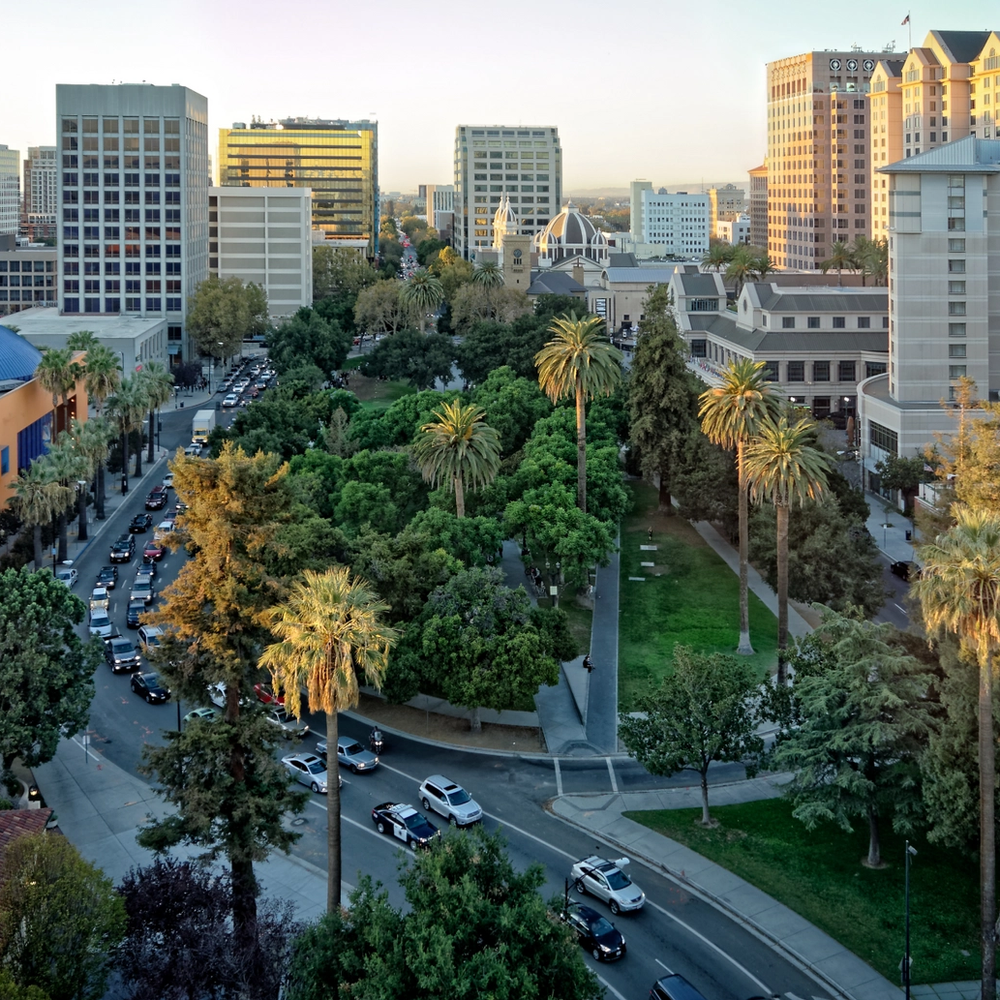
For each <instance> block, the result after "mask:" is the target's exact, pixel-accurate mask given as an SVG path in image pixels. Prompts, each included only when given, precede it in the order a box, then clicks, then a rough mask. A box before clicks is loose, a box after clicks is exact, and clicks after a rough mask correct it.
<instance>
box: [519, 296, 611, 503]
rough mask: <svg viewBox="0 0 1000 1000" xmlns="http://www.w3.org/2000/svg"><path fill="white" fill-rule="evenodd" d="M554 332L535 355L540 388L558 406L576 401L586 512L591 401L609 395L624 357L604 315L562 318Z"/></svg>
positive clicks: (581, 499)
mask: <svg viewBox="0 0 1000 1000" xmlns="http://www.w3.org/2000/svg"><path fill="white" fill-rule="evenodd" d="M549 332H550V333H554V334H555V336H554V337H553V338H552V340H550V341H549V342H548V343H547V344H546V345H545V346H544V347H543V348H542V349H541V350H540V351H539V352H538V353H537V354H536V355H535V367H536V368H537V369H538V384H539V386H540V387H541V389H542V392H544V393H545V395H546V396H548V397H549V399H551V400H552V402H553V403H557V402H558V401H559V400H560V399H563V398H564V397H566V396H574V397H575V399H576V502H577V506H578V507H579V508H580V510H582V511H583V512H584V513H586V512H587V410H586V407H587V401H588V400H590V399H593V398H594V397H595V396H596V395H598V394H599V393H600V394H602V395H605V396H610V395H611V394H612V393H613V392H614V391H615V387H616V386H617V385H618V384H619V383H620V382H621V379H622V369H621V363H622V353H621V351H619V350H618V349H617V348H615V347H612V346H611V344H610V342H609V341H608V339H607V334H606V332H605V329H604V320H603V319H601V318H600V317H599V316H591V317H590V318H589V319H578V318H577V317H576V316H574V315H570V316H560V317H557V318H556V319H554V320H553V321H552V325H551V326H550V327H549Z"/></svg>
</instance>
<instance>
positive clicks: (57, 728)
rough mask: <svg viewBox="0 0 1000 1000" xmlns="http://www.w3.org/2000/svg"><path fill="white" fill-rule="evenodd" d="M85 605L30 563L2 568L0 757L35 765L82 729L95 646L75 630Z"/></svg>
mask: <svg viewBox="0 0 1000 1000" xmlns="http://www.w3.org/2000/svg"><path fill="white" fill-rule="evenodd" d="M85 614H86V607H85V606H84V603H83V601H81V600H80V598H78V597H77V596H76V595H75V594H74V593H73V592H72V591H71V590H70V589H69V588H68V587H67V586H66V585H65V584H64V583H63V582H62V581H61V580H56V579H55V578H54V577H53V576H52V575H51V574H50V573H46V572H40V573H32V572H30V571H29V570H28V568H27V567H22V568H21V569H20V570H14V569H8V570H5V571H4V572H3V573H0V762H2V764H3V772H4V774H6V773H9V771H10V767H11V765H12V764H13V762H14V761H15V760H16V759H17V758H20V759H21V760H22V761H23V762H24V764H25V765H26V766H27V767H36V766H37V765H39V764H43V763H45V762H46V761H49V760H52V758H53V757H54V756H55V753H56V749H57V748H58V746H59V741H60V740H61V739H64V738H66V737H69V736H73V735H75V734H76V733H78V732H80V731H81V730H82V729H84V728H86V725H87V719H88V718H89V715H90V702H91V700H92V699H93V697H94V679H93V673H94V670H95V668H96V666H97V663H98V660H99V659H100V645H99V643H98V642H96V641H94V640H91V641H89V642H87V643H86V644H85V643H84V642H83V641H82V640H81V639H80V637H79V636H78V635H77V634H76V632H75V631H74V629H73V626H74V625H79V624H80V622H82V621H83V619H84V615H85Z"/></svg>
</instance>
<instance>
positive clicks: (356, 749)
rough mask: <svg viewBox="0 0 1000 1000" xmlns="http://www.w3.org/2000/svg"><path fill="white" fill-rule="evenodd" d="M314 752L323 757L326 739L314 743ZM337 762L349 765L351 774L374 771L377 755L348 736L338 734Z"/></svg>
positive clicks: (345, 765) (325, 753)
mask: <svg viewBox="0 0 1000 1000" xmlns="http://www.w3.org/2000/svg"><path fill="white" fill-rule="evenodd" d="M316 752H317V753H318V754H322V755H323V756H324V757H325V756H326V755H327V748H326V740H323V742H322V743H318V744H317V745H316ZM337 763H338V764H342V765H343V766H344V767H349V768H350V769H351V773H352V774H358V772H360V771H374V770H375V768H376V767H378V757H376V756H375V754H373V753H372V752H371V751H370V750H366V749H365V748H364V747H363V746H362V745H361V744H360V743H359V742H358V741H357V740H352V739H351V738H350V736H340V737H338V738H337Z"/></svg>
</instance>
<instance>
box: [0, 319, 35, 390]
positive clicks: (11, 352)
mask: <svg viewBox="0 0 1000 1000" xmlns="http://www.w3.org/2000/svg"><path fill="white" fill-rule="evenodd" d="M41 360H42V352H41V351H40V350H38V348H37V347H33V346H32V345H31V344H29V343H28V341H26V340H25V339H24V337H22V336H21V335H20V334H18V333H15V332H14V331H13V330H8V329H7V327H5V326H0V379H13V380H16V381H18V382H26V381H27V380H28V379H31V378H34V376H35V369H36V368H37V367H38V362H39V361H41Z"/></svg>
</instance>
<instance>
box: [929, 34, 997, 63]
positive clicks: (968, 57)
mask: <svg viewBox="0 0 1000 1000" xmlns="http://www.w3.org/2000/svg"><path fill="white" fill-rule="evenodd" d="M930 34H931V35H933V36H934V37H935V38H936V39H937V42H938V44H939V45H940V46H941V48H942V49H943V50H944V52H945V53H946V54H947V55H948V56H949V57H950V58H951V61H952V62H956V63H970V62H972V61H973V60H974V59H975V58H976V57H977V56H978V55H979V53H980V52H982V51H983V46H984V45H985V44H986V41H987V39H988V38H989V37H990V35H991V34H992V32H990V31H936V30H935V31H931V32H930Z"/></svg>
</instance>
